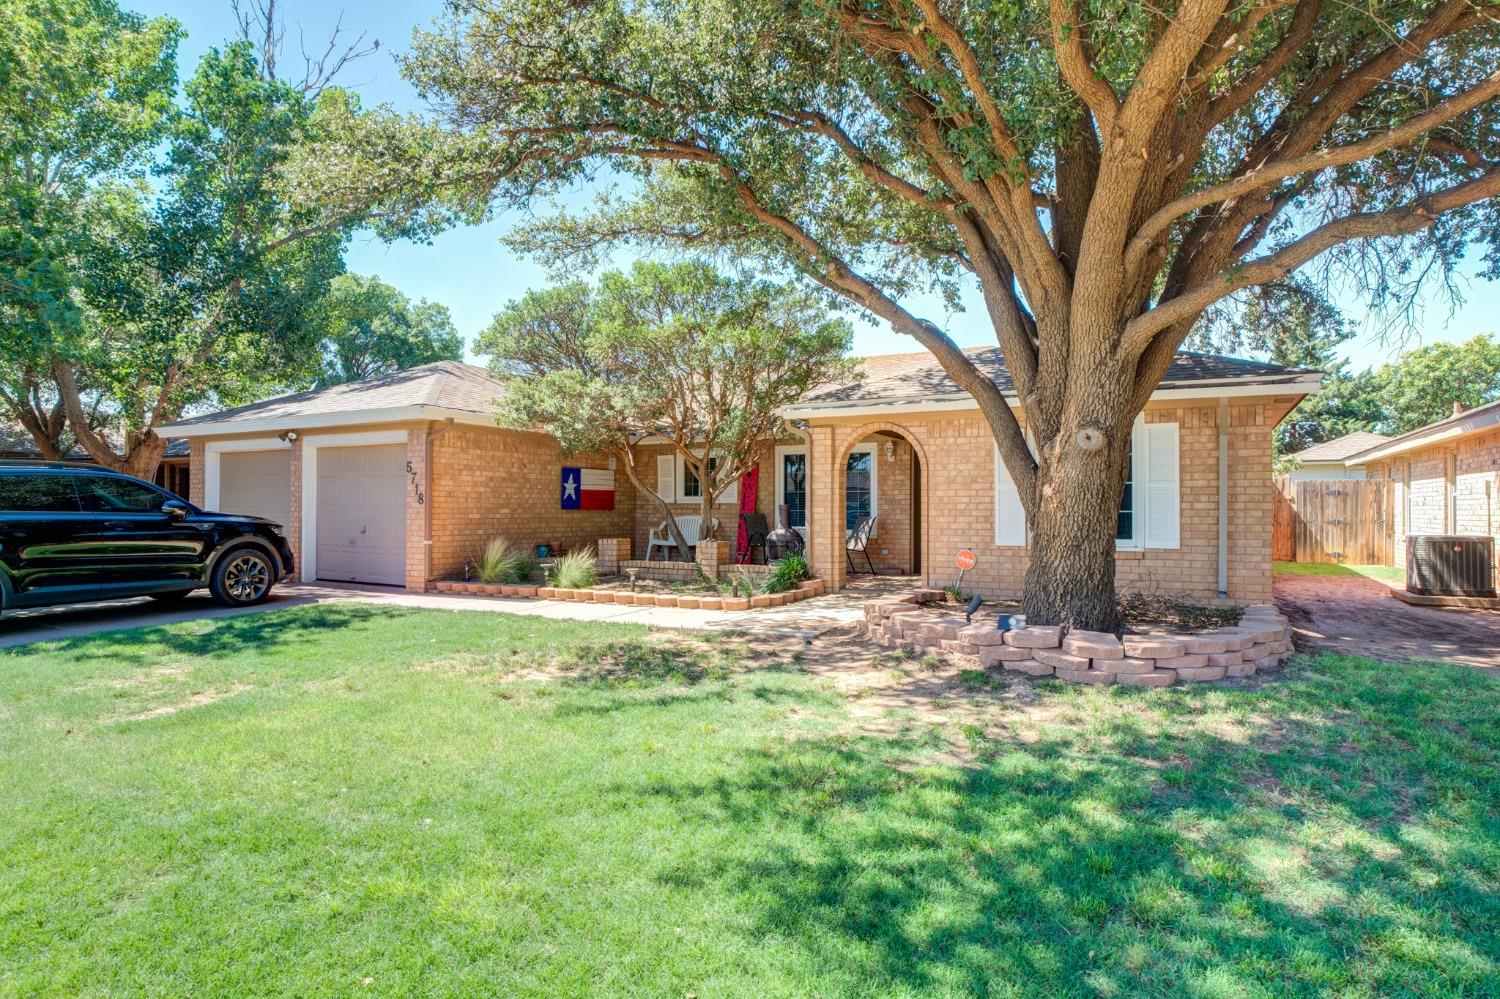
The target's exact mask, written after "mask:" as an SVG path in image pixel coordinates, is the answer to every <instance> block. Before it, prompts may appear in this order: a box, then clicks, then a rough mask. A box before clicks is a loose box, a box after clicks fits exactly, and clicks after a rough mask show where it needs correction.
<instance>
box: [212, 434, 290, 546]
mask: <svg viewBox="0 0 1500 999" xmlns="http://www.w3.org/2000/svg"><path fill="white" fill-rule="evenodd" d="M215 506H216V507H217V509H218V510H219V511H220V512H222V513H246V514H250V515H251V516H255V517H265V518H266V519H267V520H274V521H276V523H278V524H280V525H281V526H282V527H285V526H286V525H287V523H288V522H290V521H291V519H292V452H291V450H290V449H288V448H281V449H279V450H276V451H228V452H225V453H223V454H220V455H219V498H218V502H217V503H216V504H215Z"/></svg>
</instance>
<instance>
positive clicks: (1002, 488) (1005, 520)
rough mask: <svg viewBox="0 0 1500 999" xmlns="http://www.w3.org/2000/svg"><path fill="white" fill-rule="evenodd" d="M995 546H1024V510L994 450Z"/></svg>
mask: <svg viewBox="0 0 1500 999" xmlns="http://www.w3.org/2000/svg"><path fill="white" fill-rule="evenodd" d="M994 450H995V544H996V545H999V546H1008V547H1014V548H1024V547H1025V546H1026V508H1025V507H1024V506H1022V505H1021V493H1020V490H1018V489H1016V481H1015V479H1012V478H1011V477H1010V469H1008V468H1006V467H1005V460H1004V459H1003V458H1001V457H1000V448H999V447H998V446H997V447H996V448H995V449H994Z"/></svg>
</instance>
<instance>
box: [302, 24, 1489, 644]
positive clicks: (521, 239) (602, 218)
mask: <svg viewBox="0 0 1500 999" xmlns="http://www.w3.org/2000/svg"><path fill="white" fill-rule="evenodd" d="M448 11H449V16H448V18H447V19H446V20H445V21H444V22H443V23H442V24H441V25H439V27H438V28H437V29H436V30H433V31H430V32H426V33H423V34H422V35H421V36H420V37H419V38H418V40H417V43H416V47H415V50H414V52H413V54H412V56H411V57H410V58H409V59H408V60H407V62H406V64H405V68H406V72H407V73H408V75H409V76H410V78H411V79H412V80H413V82H414V83H415V84H416V85H417V86H418V88H419V89H420V90H421V92H423V93H424V94H426V95H428V96H430V97H431V99H432V102H433V105H434V111H435V115H434V117H433V118H432V119H431V121H430V122H429V123H423V122H421V121H418V120H414V119H411V118H401V117H399V116H394V115H386V116H384V117H383V118H382V119H381V120H379V121H377V122H373V123H371V127H369V128H367V129H364V130H347V131H344V130H341V133H342V134H341V135H340V138H339V140H338V141H336V142H334V143H331V144H330V147H329V148H327V149H323V150H319V151H318V154H317V155H316V156H315V157H310V158H309V161H308V169H307V171H305V176H307V177H308V178H316V176H318V171H320V170H321V171H322V175H323V176H324V177H325V178H326V177H327V176H328V175H329V173H330V171H329V166H330V164H334V165H335V166H334V168H333V170H332V171H331V173H332V174H333V176H335V177H337V178H338V179H337V181H336V182H334V183H330V184H327V185H326V186H328V187H330V188H332V189H333V191H334V192H335V193H337V191H339V190H341V189H343V188H346V187H347V186H349V181H348V179H347V178H348V177H350V176H355V175H358V174H360V173H363V174H364V176H365V177H366V178H367V180H366V182H365V186H366V187H368V188H369V189H370V190H377V191H381V192H384V193H385V194H387V195H394V196H393V197H392V198H391V201H390V203H389V206H388V210H389V211H390V212H392V213H393V217H395V218H408V217H415V218H417V219H419V220H420V221H421V222H422V223H423V224H429V225H437V224H443V222H444V221H445V220H447V219H452V218H474V217H478V216H480V215H482V214H483V213H484V212H485V211H486V210H487V208H488V207H489V206H490V205H499V206H502V207H513V206H514V207H531V206H533V205H534V204H535V203H536V200H537V198H538V196H539V195H548V194H551V193H554V192H559V191H562V190H566V189H567V188H568V187H570V186H571V185H573V184H575V183H576V182H578V181H580V180H582V179H587V178H591V177H596V176H599V175H600V171H602V170H606V169H607V170H613V171H616V172H617V173H618V174H623V175H625V176H626V177H627V178H628V183H625V184H622V185H621V186H620V189H619V190H618V191H617V192H615V193H614V194H613V195H611V196H608V197H606V198H604V199H603V200H601V202H600V203H599V204H598V205H596V206H595V207H594V209H593V210H590V211H587V212H585V213H583V214H581V215H580V214H564V215H562V216H559V217H555V218H548V219H542V220H540V221H539V222H538V223H537V224H535V225H531V226H528V227H526V228H524V229H523V230H522V231H520V232H519V233H518V234H517V240H518V243H519V245H522V246H523V247H526V248H528V249H534V250H538V251H540V252H543V253H546V254H549V255H554V256H576V255H578V254H584V255H587V254H589V253H592V252H594V251H597V250H598V249H600V248H601V247H604V246H607V245H609V244H611V243H614V242H616V241H619V240H628V241H631V242H633V243H636V244H644V245H666V246H683V245H689V246H691V247H692V248H693V249H694V250H695V251H696V252H700V253H705V252H706V253H719V254H722V255H724V256H726V257H729V258H732V259H735V260H737V261H743V260H748V259H758V260H760V261H764V262H765V263H767V264H768V265H769V266H772V267H774V268H778V269H781V270H796V271H798V272H800V273H801V274H802V275H804V276H805V277H806V278H807V279H808V280H810V281H812V282H815V283H816V284H818V285H819V286H821V287H822V288H823V289H825V290H826V291H827V292H828V293H829V294H830V295H833V296H836V297H837V298H838V299H840V300H842V301H843V302H844V303H846V304H847V305H848V306H849V307H851V308H855V309H858V310H862V311H863V312H865V313H866V314H868V315H871V316H874V317H877V318H878V319H880V320H883V321H885V322H887V323H889V324H890V326H891V328H892V329H894V330H896V331H897V332H900V333H903V334H906V335H909V336H911V337H912V338H913V339H914V340H916V341H917V342H918V343H920V344H921V345H923V346H924V347H926V348H927V349H929V350H931V351H932V352H933V353H934V354H935V355H936V356H937V357H938V359H939V360H940V362H941V364H942V366H943V367H944V369H945V370H946V371H947V372H948V373H949V374H950V375H951V376H952V377H953V378H954V379H955V381H957V383H958V384H959V385H960V386H962V387H963V388H964V389H965V390H966V391H967V392H969V393H970V394H971V395H972V396H973V397H974V398H975V400H976V401H977V403H978V405H979V407H980V409H981V411H982V412H983V414H984V416H985V418H986V419H987V421H988V422H989V425H990V428H991V430H992V432H993V434H994V436H995V440H996V444H997V446H998V448H999V451H1000V454H1001V457H1002V459H1003V461H1004V463H1005V465H1006V467H1007V469H1008V470H1009V472H1010V473H1011V475H1012V477H1013V478H1014V479H1015V481H1016V483H1017V486H1018V489H1019V493H1020V497H1021V501H1022V503H1023V504H1024V505H1025V507H1026V511H1027V515H1028V523H1029V524H1030V525H1031V528H1032V534H1033V542H1032V546H1031V553H1030V558H1029V560H1028V568H1027V579H1026V597H1025V604H1026V609H1027V611H1028V613H1029V614H1030V615H1031V616H1032V617H1033V619H1034V620H1037V621H1047V622H1062V623H1067V624H1077V625H1079V626H1082V627H1089V628H1113V627H1115V626H1117V625H1118V623H1119V621H1118V615H1117V612H1116V601H1115V594H1114V592H1113V583H1114V563H1115V542H1114V524H1115V515H1116V512H1117V509H1118V503H1119V497H1120V494H1121V492H1122V490H1123V488H1124V481H1125V467H1126V461H1127V458H1128V451H1129V441H1130V428H1131V426H1132V424H1133V421H1134V418H1135V416H1136V414H1137V413H1138V412H1139V411H1140V410H1141V408H1142V407H1143V406H1144V405H1145V402H1146V400H1147V399H1148V398H1149V397H1150V395H1151V393H1152V391H1153V390H1154V389H1155V386H1156V385H1157V384H1158V383H1159V381H1160V379H1161V377H1162V375H1163V373H1164V372H1165V371H1166V369H1167V366H1168V365H1169V364H1170V363H1171V361H1172V358H1173V356H1174V355H1175V353H1176V351H1177V350H1178V348H1179V347H1180V346H1181V345H1182V344H1183V342H1184V341H1185V340H1186V338H1187V337H1188V336H1189V335H1190V334H1191V333H1192V331H1193V330H1194V329H1195V328H1197V327H1198V324H1199V321H1200V318H1201V317H1202V315H1203V313H1204V312H1205V310H1207V309H1210V308H1212V307H1214V306H1215V305H1216V304H1217V303H1220V302H1221V301H1223V300H1224V299H1225V298H1226V297H1227V296H1231V295H1234V294H1236V293H1237V292H1240V291H1242V290H1245V289H1249V288H1253V287H1256V286H1259V285H1264V284H1267V283H1271V282H1277V281H1281V280H1283V279H1285V278H1287V277H1289V276H1291V275H1293V274H1295V273H1297V272H1298V271H1299V269H1301V268H1304V266H1305V265H1308V264H1309V263H1311V262H1312V261H1313V260H1314V259H1315V258H1319V261H1320V263H1321V264H1322V265H1323V266H1321V267H1320V268H1319V269H1318V270H1317V271H1315V272H1309V273H1312V274H1314V275H1315V276H1317V277H1318V278H1320V279H1322V278H1325V277H1343V278H1346V279H1348V280H1352V281H1354V282H1357V283H1358V284H1359V285H1360V286H1362V287H1363V288H1365V289H1366V290H1367V291H1369V293H1370V294H1371V296H1372V297H1374V298H1375V299H1377V300H1385V299H1389V298H1396V299H1399V298H1401V297H1403V296H1405V295H1407V294H1409V293H1410V290H1411V287H1412V286H1413V285H1414V284H1415V283H1416V282H1417V281H1419V280H1420V278H1421V276H1423V275H1426V274H1432V273H1438V274H1440V273H1442V272H1443V271H1444V269H1446V268H1449V267H1451V266H1452V265H1453V263H1454V262H1455V261H1456V260H1457V259H1458V258H1459V256H1460V255H1461V254H1462V252H1463V250H1464V248H1465V246H1466V245H1467V244H1469V243H1471V242H1480V243H1483V244H1484V246H1485V248H1486V252H1487V253H1488V254H1489V255H1490V260H1491V261H1492V262H1493V261H1495V260H1497V259H1500V213H1497V211H1496V206H1495V203H1494V200H1493V199H1494V196H1495V195H1496V194H1497V193H1500V166H1497V164H1500V145H1497V142H1500V140H1497V138H1496V136H1497V134H1500V133H1497V132H1496V124H1497V121H1500V106H1497V103H1496V100H1495V98H1496V95H1497V94H1500V73H1497V72H1496V70H1495V67H1496V65H1500V24H1497V22H1496V18H1495V14H1494V8H1493V6H1492V5H1488V4H1476V3H1473V2H1471V0H1452V2H1450V0H1379V2H1374V3H1368V4H1336V3H1329V2H1326V0H1293V2H1289V3H1280V2H1274V0H1176V2H1174V3H1167V4H1165V5H1154V4H1140V3H1132V2H1127V0H1048V2H1046V3H1043V2H1040V0H1022V2H1015V0H1007V2H1004V3H994V2H979V3H964V4H960V3H957V2H947V0H870V2H858V3H855V2H847V0H809V2H805V3H785V2H777V0H756V2H730V0H672V2H661V0H644V2H625V0H607V2H601V3H588V4H578V3H573V2H569V0H493V2H486V3H483V4H479V3H470V2H463V0H460V2H458V3H454V4H451V5H450V6H449V8H448ZM426 126H430V127H426ZM403 163H404V164H407V166H406V168H405V169H406V174H407V175H408V176H409V177H411V178H412V180H413V183H411V184H410V185H408V186H406V187H405V188H404V189H403V188H401V186H400V185H397V184H394V183H393V182H392V180H391V177H392V175H393V174H395V173H399V172H400V171H399V170H397V169H396V166H397V165H398V164H403ZM361 164H363V166H361ZM963 284H971V285H974V286H977V287H978V289H979V290H980V292H981V293H982V295H983V298H984V303H985V309H986V315H987V318H988V320H989V321H990V322H991V324H992V325H993V327H994V332H995V337H996V341H997V342H998V344H999V345H1000V347H1001V349H1002V350H1003V352H1004V354H1005V359H1006V364H1007V366H1008V368H1009V370H1010V373H1011V375H1012V377H1013V379H1014V382H1015V385H1016V390H1017V398H1016V399H1015V400H1014V401H1015V402H1017V403H1018V404H1019V405H1020V407H1022V408H1024V410H1025V417H1026V422H1027V430H1028V431H1029V434H1030V437H1031V439H1032V440H1033V441H1034V443H1035V447H1034V449H1033V448H1029V447H1028V446H1027V439H1026V436H1025V435H1023V433H1022V431H1021V427H1020V423H1019V420H1018V418H1017V416H1016V414H1015V412H1014V411H1013V410H1012V407H1011V403H1012V400H1009V399H1007V398H1005V397H1004V396H1003V395H1002V394H1001V392H1000V390H999V389H998V388H997V387H996V386H995V385H994V384H992V383H991V382H989V380H988V379H986V378H985V377H984V376H983V374H982V373H981V372H980V371H979V370H978V369H977V368H976V367H975V366H974V365H973V364H972V362H971V361H970V360H969V359H968V358H967V357H966V356H965V355H964V354H963V353H962V351H960V350H959V349H958V348H957V346H956V345H955V344H954V342H953V340H952V339H951V338H950V337H949V336H947V334H946V333H945V332H944V331H943V330H942V329H941V328H940V326H939V324H938V322H936V321H934V320H933V319H932V318H930V317H928V316H925V315H922V314H921V313H920V312H919V311H918V310H917V306H916V305H915V304H914V302H915V301H916V300H915V299H914V297H913V296H914V293H915V292H919V291H923V290H936V291H938V292H940V293H942V294H943V295H945V296H947V298H948V301H949V302H952V301H954V294H955V293H956V291H957V290H958V288H959V287H961V286H962V285H963Z"/></svg>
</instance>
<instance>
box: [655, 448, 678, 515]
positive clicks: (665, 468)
mask: <svg viewBox="0 0 1500 999" xmlns="http://www.w3.org/2000/svg"><path fill="white" fill-rule="evenodd" d="M656 495H658V496H660V497H661V498H662V499H664V500H666V501H667V502H668V503H671V502H674V501H675V500H676V499H677V462H676V461H675V460H674V456H673V455H670V454H663V455H659V456H657V459H656Z"/></svg>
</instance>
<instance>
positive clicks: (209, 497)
mask: <svg viewBox="0 0 1500 999" xmlns="http://www.w3.org/2000/svg"><path fill="white" fill-rule="evenodd" d="M291 446H292V445H291V444H290V443H288V442H287V441H284V440H282V439H281V438H280V437H245V438H241V439H240V440H229V441H209V442H207V443H206V444H204V445H203V508H204V509H205V510H217V509H219V504H220V502H221V500H220V492H219V456H220V455H222V454H226V453H230V452H235V451H285V450H290V449H291ZM287 486H288V488H290V486H291V482H290V481H288V483H287Z"/></svg>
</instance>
